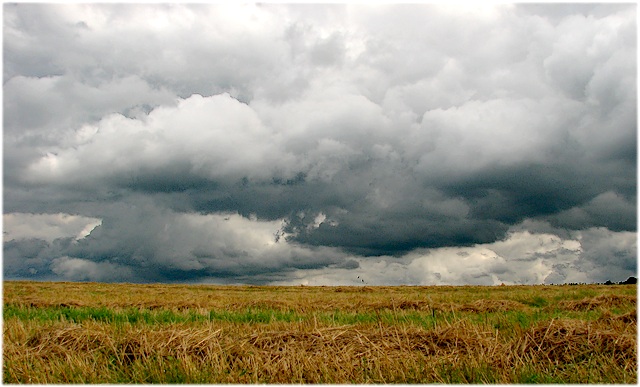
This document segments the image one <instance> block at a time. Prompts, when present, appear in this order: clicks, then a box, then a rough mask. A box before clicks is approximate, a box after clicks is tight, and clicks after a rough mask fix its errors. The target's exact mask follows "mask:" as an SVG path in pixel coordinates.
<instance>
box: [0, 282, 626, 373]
mask: <svg viewBox="0 0 640 387" xmlns="http://www.w3.org/2000/svg"><path fill="white" fill-rule="evenodd" d="M635 292H636V287H635V286H628V285H627V286H596V285H589V286H587V285H585V286H554V287H552V286H513V287H508V286H507V287H361V288H355V287H224V286H182V285H180V286H179V285H122V284H111V285H107V284H78V283H32V282H5V283H4V307H5V312H11V313H5V317H4V332H3V339H4V342H3V344H4V346H3V347H4V348H3V360H4V363H3V381H4V382H5V383H340V384H343V383H501V384H506V383H556V382H557V383H636V382H637V348H636V343H637V339H636V337H637V318H636V313H637V312H636V293H635ZM91 308H94V309H91ZM95 308H102V309H95ZM83 311H88V312H86V313H85V314H83V315H80V314H78V315H75V314H74V313H76V312H78V313H80V312H83ZM140 311H142V312H144V313H147V315H146V316H151V317H149V318H150V320H144V321H143V320H137V321H136V322H127V321H123V320H109V319H113V318H115V317H114V316H116V315H117V316H116V317H118V318H120V317H122V316H127V314H131V315H134V314H135V313H139V312H140ZM92 313H93V314H92ZM101 313H102V314H101ZM222 313H225V314H222ZM8 314H11V315H10V316H9V315H8ZM74 316H75V317H74ZM78 316H80V317H78ZM163 316H164V317H163ZM265 316H266V317H265ZM165 317H166V318H167V319H169V320H162V318H165ZM172 318H175V319H177V320H176V321H172V320H171V319H172Z"/></svg>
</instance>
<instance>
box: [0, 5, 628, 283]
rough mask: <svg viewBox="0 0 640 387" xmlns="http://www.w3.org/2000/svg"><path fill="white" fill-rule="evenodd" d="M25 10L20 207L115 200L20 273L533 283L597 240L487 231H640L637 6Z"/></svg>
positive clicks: (10, 89)
mask: <svg viewBox="0 0 640 387" xmlns="http://www.w3.org/2000/svg"><path fill="white" fill-rule="evenodd" d="M4 10H5V13H4V27H5V28H4V41H5V46H4V47H5V49H4V50H5V52H4V54H5V55H4V64H5V66H4V80H5V82H4V87H3V91H4V97H5V98H4V101H5V102H4V117H5V122H4V158H5V160H4V166H5V171H4V197H5V205H4V208H5V213H7V214H12V213H15V214H56V213H66V214H75V215H77V216H79V217H78V218H77V219H76V220H77V221H85V220H83V219H85V218H82V216H84V217H91V218H92V219H94V218H95V219H100V220H102V224H101V225H100V226H99V227H97V228H95V229H94V230H93V232H92V233H91V234H90V235H89V236H87V237H83V238H78V239H77V240H74V242H73V243H71V244H69V245H68V246H67V245H64V246H63V245H60V244H54V243H53V242H52V240H53V239H50V240H47V241H46V243H45V244H44V245H43V244H42V242H40V241H38V240H35V239H29V238H26V239H24V238H23V239H22V240H18V239H7V242H6V243H5V254H6V255H7V257H10V260H9V261H8V262H10V264H9V265H8V266H5V274H7V275H9V274H10V275H15V276H22V275H24V274H25V273H31V272H33V271H34V270H36V271H37V272H38V273H48V274H47V275H49V274H50V275H57V276H61V277H63V278H68V279H95V280H109V281H111V280H117V279H118V278H126V279H127V280H137V281H172V280H176V281H178V280H179V281H187V280H197V281H199V280H207V279H212V278H214V279H215V278H217V279H218V280H220V281H223V280H224V281H228V282H234V281H248V282H251V281H262V282H269V281H282V282H286V281H287V280H288V278H290V276H296V275H298V274H295V275H294V274H293V273H294V272H295V273H311V272H316V271H317V272H323V270H329V271H332V270H333V272H335V273H341V274H336V276H338V275H344V276H349V278H350V276H351V273H350V271H353V270H374V269H373V268H377V267H378V266H376V265H378V264H379V265H381V266H382V265H388V267H394V268H396V269H397V270H398V273H402V272H403V270H405V269H406V268H408V267H412V266H411V265H414V266H416V267H421V268H425V270H427V272H426V273H425V274H424V275H425V276H426V277H425V278H430V280H432V281H450V282H464V281H469V282H471V283H491V282H492V281H494V282H495V281H499V279H498V277H496V276H498V275H500V276H502V277H501V278H507V279H506V280H507V281H512V282H514V283H517V282H518V281H525V282H526V281H529V282H532V281H534V282H535V281H543V280H544V279H545V278H546V277H547V276H551V277H549V278H551V279H555V280H559V279H567V278H569V279H571V278H578V277H579V276H578V277H576V274H575V272H579V273H586V271H585V270H587V269H586V268H582V267H578V266H576V264H575V262H574V260H575V259H577V258H576V257H577V256H578V255H579V254H584V256H585V257H590V256H589V253H588V252H586V251H583V252H579V251H582V250H579V249H578V248H573V247H575V246H574V245H575V243H580V242H575V243H574V242H571V243H569V245H570V246H573V247H572V249H568V250H567V249H566V248H564V247H562V243H560V242H558V241H556V240H555V239H554V240H553V241H552V242H549V243H550V245H549V246H550V247H549V248H548V249H547V250H545V251H544V252H542V253H540V254H542V255H539V256H536V255H530V257H531V260H530V261H531V262H533V261H535V262H537V263H538V266H535V264H534V263H531V271H530V272H529V271H527V270H529V269H526V268H525V269H523V274H522V275H521V276H520V277H519V276H518V275H516V274H514V269H512V267H511V266H509V263H510V262H515V260H517V259H518V258H517V256H516V255H509V254H506V255H505V254H501V253H496V252H493V250H490V247H481V245H482V246H493V245H492V244H493V243H499V242H500V241H511V242H509V243H516V242H514V240H517V243H516V244H517V245H518V246H527V247H530V246H531V245H529V244H527V243H526V241H522V242H520V239H518V238H522V239H523V240H525V239H527V238H535V236H534V234H531V233H527V232H524V231H521V228H524V229H526V227H529V226H531V227H534V226H535V227H534V228H536V227H537V230H538V231H537V232H539V233H540V235H545V238H546V236H547V235H557V236H560V235H561V237H562V238H566V239H567V240H570V241H574V240H578V239H575V238H576V235H577V234H575V233H576V232H584V233H585V234H584V235H591V236H592V237H593V238H595V236H594V235H600V234H598V233H597V232H596V231H594V230H601V229H602V230H605V231H603V233H602V234H601V237H600V238H601V239H602V241H598V242H597V243H595V242H594V243H591V244H590V243H589V242H587V240H591V239H593V238H591V237H586V239H584V241H585V246H587V247H589V248H591V249H593V250H594V251H600V250H598V249H599V248H600V247H598V246H604V247H602V249H604V250H607V249H609V250H611V249H613V245H612V244H611V243H609V244H607V243H605V242H604V241H606V240H616V238H622V237H621V236H620V235H623V234H616V233H625V232H631V233H635V231H636V171H637V168H636V161H637V151H636V144H637V136H636V120H637V112H636V103H637V101H636V90H635V84H636V71H635V69H636V51H637V49H636V21H635V7H634V6H633V5H628V6H625V5H612V6H607V5H593V6H591V5H588V6H587V5H585V6H583V5H575V6H574V5H571V6H564V5H558V6H555V5H517V6H511V5H501V6H491V7H484V6H480V7H477V8H473V9H470V8H461V7H448V6H432V5H403V6H391V5H376V6H316V7H311V6H309V7H307V6H301V5H297V6H284V5H273V4H272V5H260V6H257V5H244V6H226V5H214V6H208V5H196V6H181V5H176V6H164V5H162V6H156V5H139V6H138V5H136V6H133V5H93V4H92V5H66V6H62V5H37V4H18V5H13V4H12V5H9V4H7V5H5V8H4ZM18 218H19V219H22V221H23V222H26V223H29V222H31V223H29V224H33V225H34V227H36V226H35V225H37V224H40V223H37V219H36V218H27V217H18ZM38 219H40V218H38ZM225 219H226V220H225ZM58 221H59V220H58ZM87 222H89V220H87ZM541 225H545V226H544V227H543V226H541ZM38 227H43V226H38ZM590 233H591V234H590ZM514 235H515V236H514ZM624 235H625V236H624V238H622V239H624V240H625V241H626V240H627V239H628V235H627V234H624ZM69 236H74V235H69ZM510 238H511V239H510ZM513 238H516V239H513ZM549 238H550V237H549ZM589 238H591V239H589ZM5 239H6V238H5ZM545 240H547V239H545ZM548 240H551V239H548ZM505 243H507V242H505ZM585 246H583V248H586V247H585ZM449 247H450V248H455V249H463V250H455V251H454V250H447V249H444V250H441V251H440V250H438V251H439V252H434V253H432V254H429V253H425V254H422V253H420V254H418V253H416V254H417V255H416V254H414V253H415V252H416V251H423V250H422V249H435V250H437V249H439V248H449ZM467 248H468V249H470V250H464V249H467ZM474 248H477V249H478V250H477V251H476V250H473V249H474ZM499 248H500V246H498V250H499ZM38 249H39V250H38ZM47 249H49V250H51V251H49V254H50V258H49V261H48V263H47V261H46V259H45V260H44V261H43V260H42V259H44V258H43V257H44V255H42V254H44V253H42V254H41V252H42V251H45V250H47ZM483 249H488V250H486V251H485V250H483ZM522 249H525V247H522ZM563 249H564V250H563ZM604 250H602V251H603V252H604ZM614 250H615V249H614ZM505 251H506V250H505ZM567 251H571V253H568V252H567ZM625 251H626V250H625ZM460 252H463V253H465V254H467V255H466V256H461V255H456V254H457V253H460ZM412 254H414V255H412ZM447 254H452V256H454V257H458V258H456V259H459V260H460V262H462V261H464V262H468V265H469V266H468V270H467V271H464V272H457V271H455V270H453V271H451V270H452V269H451V268H449V267H448V266H447V264H448V263H447V262H448V260H449V258H448V257H449V255H447ZM625 254H626V253H625ZM21 255H22V256H24V257H28V258H25V259H27V260H30V261H29V262H31V263H30V265H31V266H33V267H32V268H33V270H31V271H29V270H30V269H29V268H30V267H31V266H29V265H27V264H20V263H19V262H20V258H19V257H20V256H21ZM371 256H375V258H373V257H372V258H370V259H372V260H371V261H366V257H371ZM551 256H554V257H556V260H555V261H554V259H553V258H551ZM39 257H40V258H39ZM408 257H409V258H408ZM625 257H627V258H628V255H625ZM627 258H624V259H627ZM394 259H396V261H394ZM411 259H413V261H411ZM624 259H623V260H624ZM34 260H36V261H34ZM376 260H377V261H376ZM423 260H424V261H425V262H426V261H428V260H432V264H431V265H427V264H426V263H425V264H424V265H423V263H421V262H423ZM465 260H466V261H465ZM485 261H486V262H485ZM588 261H589V262H593V265H594V267H595V266H598V265H604V263H603V262H602V261H600V260H598V259H591V258H589V260H588ZM25 262H26V261H25ZM366 262H378V263H371V264H367V263H366ZM540 262H542V263H543V264H542V263H540ZM36 264H37V265H36ZM47 265H48V266H47ZM368 265H369V266H368ZM398 265H400V266H398ZM621 265H622V266H624V269H623V271H621V272H620V273H618V274H622V273H623V272H625V273H626V271H624V270H630V269H632V268H631V266H629V263H628V262H627V260H624V262H622V263H621ZM36 266H37V267H36ZM47 267H48V269H47ZM535 267H538V268H540V267H544V270H547V271H548V272H547V271H545V272H544V273H542V272H538V273H534V272H533V271H534V270H537V269H535ZM554 268H555V269H554ZM47 270H48V271H47ZM376 270H377V269H376ZM572 270H573V272H572ZM589 270H591V269H589ZM447 271H449V273H450V274H446V273H447ZM436 272H437V273H439V274H438V276H436V275H435V274H434V273H436ZM100 273H103V274H100ZM118 273H122V277H119V276H118ZM43 275H44V274H43ZM368 275H370V276H371V277H373V278H378V280H379V281H381V282H385V281H384V280H383V279H382V278H380V277H378V276H376V275H375V272H371V273H368ZM584 275H585V276H587V274H584ZM402 276H404V277H402ZM589 276H590V277H588V278H595V277H593V276H591V275H590V274H589ZM291 278H293V277H291ZM389 278H391V277H389ZM394 278H396V277H394ZM401 278H404V280H407V281H409V280H410V281H413V282H414V283H415V282H421V281H420V280H418V279H417V278H414V277H412V276H410V275H406V276H405V275H404V274H402V275H401V274H398V277H397V278H396V279H395V280H398V281H400V279H401ZM585 278H587V277H585ZM395 280H394V281H395ZM389 281H391V280H389Z"/></svg>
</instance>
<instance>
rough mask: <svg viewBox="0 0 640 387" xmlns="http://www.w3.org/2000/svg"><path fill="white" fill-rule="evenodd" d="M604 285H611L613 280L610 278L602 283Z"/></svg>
mask: <svg viewBox="0 0 640 387" xmlns="http://www.w3.org/2000/svg"><path fill="white" fill-rule="evenodd" d="M604 284H605V285H613V282H611V280H607V282H605V283H604Z"/></svg>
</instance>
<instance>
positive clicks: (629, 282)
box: [565, 277, 638, 285]
mask: <svg viewBox="0 0 640 387" xmlns="http://www.w3.org/2000/svg"><path fill="white" fill-rule="evenodd" d="M637 283H638V279H637V278H636V277H629V278H627V279H626V280H624V281H620V282H611V280H607V282H596V284H597V285H635V284H637ZM565 285H587V283H584V282H580V283H579V282H569V283H566V284H565Z"/></svg>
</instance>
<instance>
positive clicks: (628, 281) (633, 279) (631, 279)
mask: <svg viewBox="0 0 640 387" xmlns="http://www.w3.org/2000/svg"><path fill="white" fill-rule="evenodd" d="M637 283H638V279H637V278H636V277H629V278H627V279H626V280H625V281H621V282H615V283H614V282H611V281H610V280H607V282H605V283H604V284H605V285H635V284H637Z"/></svg>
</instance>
